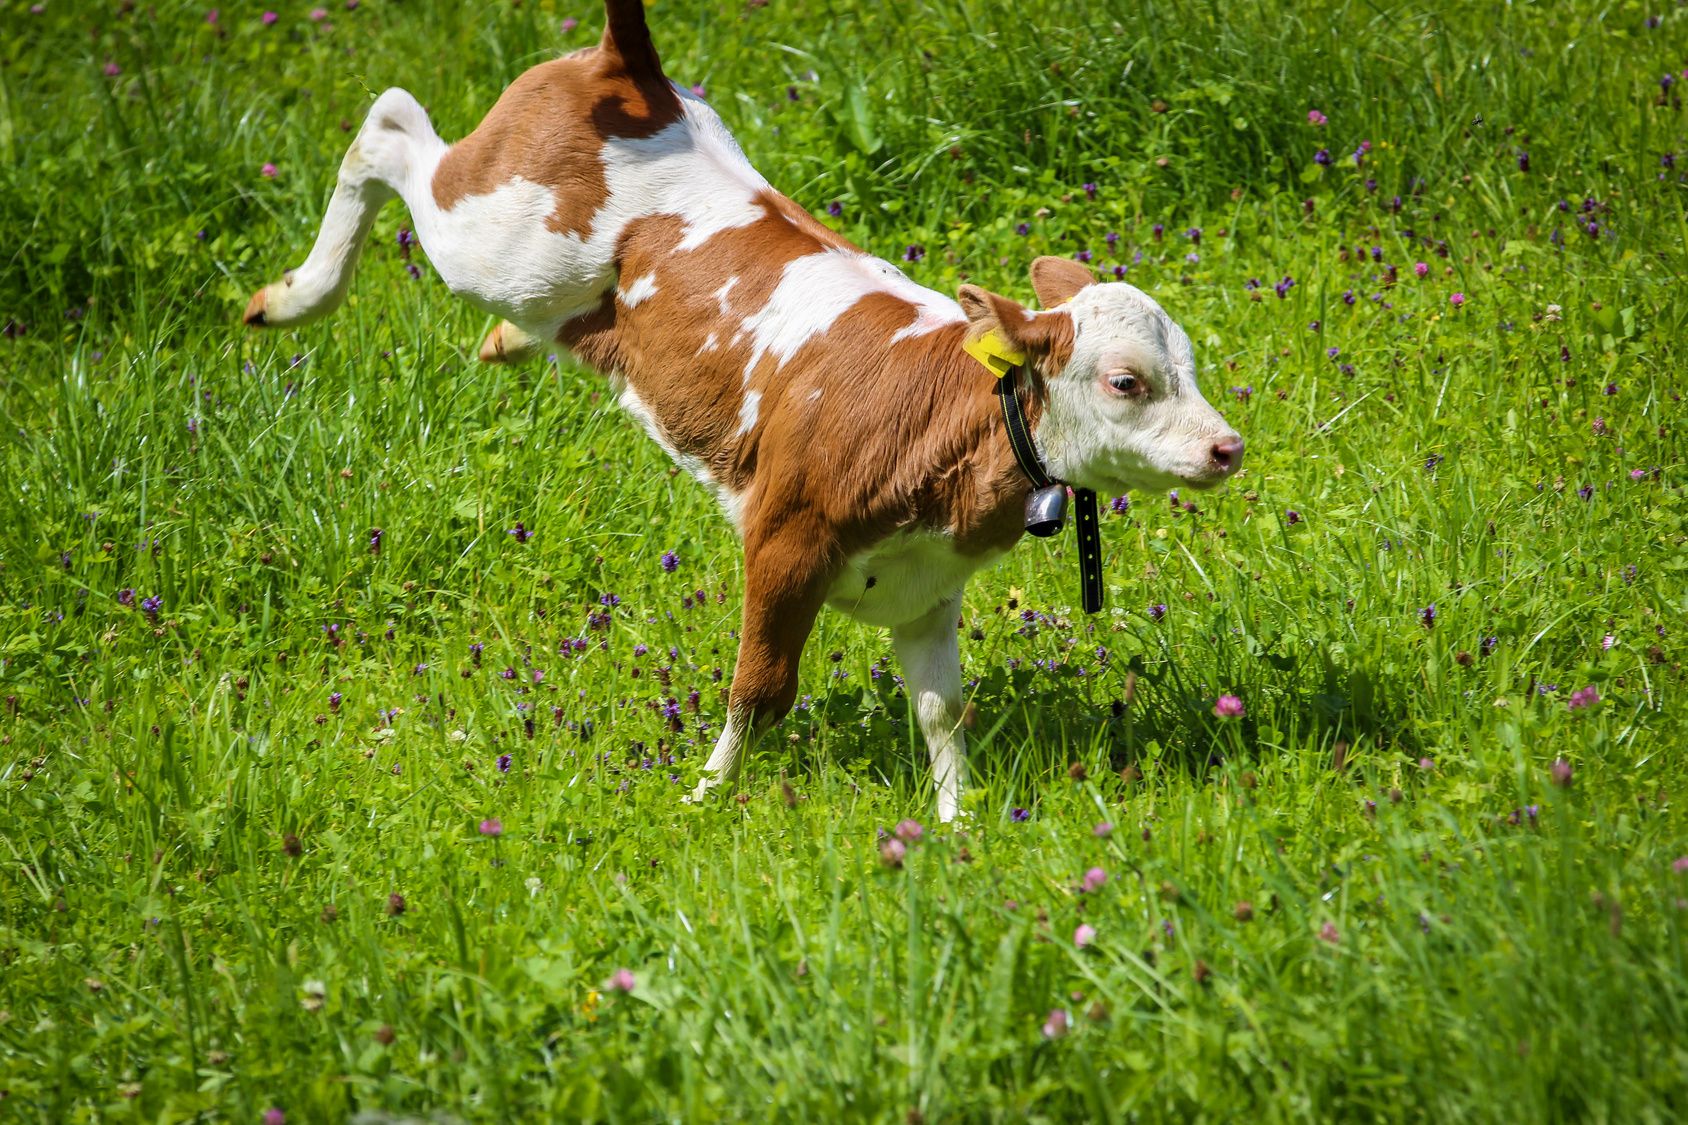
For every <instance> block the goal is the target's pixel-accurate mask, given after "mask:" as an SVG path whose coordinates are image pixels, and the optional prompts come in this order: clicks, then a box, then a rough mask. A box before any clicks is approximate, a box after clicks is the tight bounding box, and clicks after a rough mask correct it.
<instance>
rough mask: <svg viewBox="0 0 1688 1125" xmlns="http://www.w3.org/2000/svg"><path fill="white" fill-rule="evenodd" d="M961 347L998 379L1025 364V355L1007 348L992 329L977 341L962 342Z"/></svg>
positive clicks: (999, 335) (1006, 344)
mask: <svg viewBox="0 0 1688 1125" xmlns="http://www.w3.org/2000/svg"><path fill="white" fill-rule="evenodd" d="M961 346H962V347H963V348H965V349H967V354H968V355H970V356H972V357H973V358H974V359H976V360H978V361H979V362H980V363H982V364H984V365H985V366H986V367H987V368H989V369H990V372H991V374H992V375H995V376H996V377H997V378H998V379H1000V378H1002V377H1003V376H1004V375H1006V374H1008V373H1009V372H1010V371H1012V370H1014V368H1016V367H1023V366H1024V365H1025V362H1026V353H1025V352H1019V351H1015V350H1014V349H1013V348H1011V347H1009V346H1008V342H1007V341H1006V340H1004V339H1003V338H1002V335H1001V334H1000V333H999V332H997V330H996V329H994V328H993V329H991V330H990V331H989V332H986V333H985V334H984V335H983V336H980V337H979V338H978V339H977V340H966V341H963V343H962V345H961Z"/></svg>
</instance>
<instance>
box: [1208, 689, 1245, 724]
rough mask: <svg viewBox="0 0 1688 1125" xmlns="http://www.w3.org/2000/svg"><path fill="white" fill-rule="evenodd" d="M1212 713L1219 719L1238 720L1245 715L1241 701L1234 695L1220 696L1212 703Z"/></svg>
mask: <svg viewBox="0 0 1688 1125" xmlns="http://www.w3.org/2000/svg"><path fill="white" fill-rule="evenodd" d="M1213 713H1214V714H1215V715H1216V716H1218V717H1219V718H1221V719H1240V718H1242V716H1243V715H1244V713H1245V712H1244V709H1243V701H1242V700H1241V699H1238V698H1237V697H1236V696H1234V695H1222V696H1220V697H1219V698H1218V699H1216V700H1214V701H1213Z"/></svg>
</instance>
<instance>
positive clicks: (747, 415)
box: [734, 391, 762, 437]
mask: <svg viewBox="0 0 1688 1125" xmlns="http://www.w3.org/2000/svg"><path fill="white" fill-rule="evenodd" d="M761 408H762V392H761V391H749V392H747V393H746V394H745V396H744V405H742V406H740V407H739V412H738V416H739V428H738V433H737V434H735V435H734V436H735V437H743V436H744V435H745V434H748V433H749V432H750V431H751V430H754V429H755V428H756V417H757V415H758V414H760V413H761Z"/></svg>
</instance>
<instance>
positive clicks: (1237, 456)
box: [1213, 438, 1243, 472]
mask: <svg viewBox="0 0 1688 1125" xmlns="http://www.w3.org/2000/svg"><path fill="white" fill-rule="evenodd" d="M1242 459H1243V443H1242V439H1241V438H1230V439H1228V440H1226V441H1220V442H1215V443H1214V445H1213V463H1214V464H1216V465H1218V466H1219V467H1220V468H1221V469H1224V470H1226V471H1227V472H1229V471H1232V470H1234V469H1236V467H1237V465H1238V464H1239V463H1240V462H1241V461H1242Z"/></svg>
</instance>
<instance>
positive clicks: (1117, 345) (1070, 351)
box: [961, 258, 1243, 492]
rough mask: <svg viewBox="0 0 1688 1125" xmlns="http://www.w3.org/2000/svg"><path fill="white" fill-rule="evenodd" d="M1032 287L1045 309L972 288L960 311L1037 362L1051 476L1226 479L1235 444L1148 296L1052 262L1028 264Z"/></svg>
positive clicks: (1165, 481)
mask: <svg viewBox="0 0 1688 1125" xmlns="http://www.w3.org/2000/svg"><path fill="white" fill-rule="evenodd" d="M1032 283H1033V286H1034V288H1035V289H1036V290H1037V294H1038V299H1039V300H1040V301H1041V302H1042V303H1043V305H1044V306H1045V308H1046V309H1047V310H1048V311H1045V312H1038V313H1034V312H1032V311H1030V310H1028V309H1026V308H1024V307H1023V306H1021V305H1019V304H1018V303H1017V302H1015V301H1012V300H1010V299H1009V298H1006V297H1001V296H999V295H998V294H994V293H987V292H985V291H984V290H980V289H978V288H977V287H975V286H965V287H963V289H962V293H961V303H962V307H963V309H964V310H966V311H967V313H968V315H969V317H970V318H972V319H973V320H975V321H988V322H989V324H990V326H991V327H993V328H995V329H996V330H997V331H998V332H999V333H1000V334H1001V335H1002V336H1003V337H1004V338H1005V339H1006V340H1008V341H1009V342H1010V343H1012V344H1013V345H1015V346H1016V347H1018V348H1020V349H1021V350H1023V351H1025V352H1026V353H1027V354H1028V356H1029V357H1030V359H1031V361H1032V362H1033V363H1035V364H1037V365H1038V369H1039V372H1040V374H1041V375H1042V377H1043V386H1044V396H1043V412H1042V417H1041V420H1040V421H1039V423H1038V426H1037V435H1036V437H1037V444H1038V448H1039V451H1040V452H1041V453H1042V454H1043V457H1044V459H1045V461H1046V462H1047V463H1048V466H1049V471H1050V473H1051V474H1052V475H1054V476H1056V477H1058V478H1060V479H1062V480H1065V481H1067V482H1068V483H1069V484H1072V485H1074V486H1076V487H1083V488H1092V489H1095V490H1097V491H1100V492H1106V491H1116V492H1117V491H1124V490H1126V489H1166V488H1210V487H1212V486H1213V485H1215V484H1218V483H1219V482H1220V481H1222V480H1224V479H1225V478H1226V477H1228V476H1230V475H1231V474H1232V473H1234V472H1236V471H1237V469H1238V467H1239V466H1240V465H1241V464H1242V457H1243V439H1242V437H1241V436H1240V435H1239V434H1238V433H1237V431H1236V430H1234V429H1233V428H1232V427H1231V426H1230V424H1229V423H1227V422H1226V421H1225V419H1223V418H1221V417H1220V416H1219V412H1218V411H1217V410H1215V409H1214V408H1213V407H1212V406H1211V405H1209V404H1208V402H1207V400H1206V399H1205V398H1203V397H1202V394H1201V391H1200V390H1199V389H1198V388H1197V386H1196V363H1195V355H1194V352H1193V351H1192V349H1191V347H1190V338H1189V336H1188V335H1186V334H1185V332H1184V330H1183V329H1182V328H1180V327H1179V326H1178V325H1177V324H1176V323H1174V322H1173V320H1172V318H1171V317H1169V316H1167V315H1166V312H1165V311H1164V310H1163V309H1162V308H1161V307H1160V305H1159V304H1157V303H1156V302H1155V300H1154V298H1152V297H1150V296H1149V295H1148V294H1147V293H1144V292H1143V291H1142V290H1140V289H1138V288H1137V287H1135V286H1133V285H1127V284H1126V283H1124V282H1109V283H1107V284H1098V283H1096V282H1095V279H1094V278H1093V277H1092V276H1091V274H1090V271H1089V270H1087V269H1085V268H1084V267H1083V266H1081V265H1079V264H1078V263H1077V262H1072V261H1068V260H1066V259H1062V258H1039V259H1038V260H1037V261H1036V262H1035V263H1034V264H1033V266H1032Z"/></svg>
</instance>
